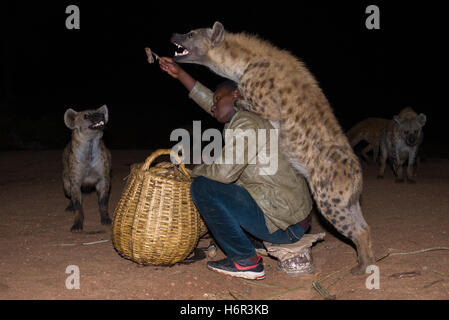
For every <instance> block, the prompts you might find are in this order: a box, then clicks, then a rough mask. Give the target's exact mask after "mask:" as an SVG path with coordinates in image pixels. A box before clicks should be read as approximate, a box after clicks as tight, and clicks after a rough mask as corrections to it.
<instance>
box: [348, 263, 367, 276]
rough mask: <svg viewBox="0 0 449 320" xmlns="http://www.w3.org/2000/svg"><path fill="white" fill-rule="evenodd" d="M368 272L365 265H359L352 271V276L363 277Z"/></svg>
mask: <svg viewBox="0 0 449 320" xmlns="http://www.w3.org/2000/svg"><path fill="white" fill-rule="evenodd" d="M365 271H366V265H365V264H363V263H359V264H358V265H356V266H355V267H354V268H352V269H351V274H353V275H361V274H364V273H365Z"/></svg>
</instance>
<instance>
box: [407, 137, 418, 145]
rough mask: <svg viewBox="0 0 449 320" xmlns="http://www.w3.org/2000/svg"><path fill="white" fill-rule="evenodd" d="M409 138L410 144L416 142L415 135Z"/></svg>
mask: <svg viewBox="0 0 449 320" xmlns="http://www.w3.org/2000/svg"><path fill="white" fill-rule="evenodd" d="M407 140H408V142H409V143H410V144H413V143H415V142H416V137H415V136H409V137H408V139H407Z"/></svg>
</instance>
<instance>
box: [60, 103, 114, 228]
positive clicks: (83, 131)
mask: <svg viewBox="0 0 449 320" xmlns="http://www.w3.org/2000/svg"><path fill="white" fill-rule="evenodd" d="M64 122H65V125H66V126H67V127H68V128H69V129H71V130H72V139H71V140H70V142H69V143H68V144H67V146H66V147H65V149H64V153H63V173H62V179H63V183H64V193H65V195H66V197H68V198H69V199H70V204H69V206H68V207H67V210H69V211H75V212H76V214H75V221H74V223H73V226H72V228H71V231H80V230H82V229H83V221H84V212H83V207H82V204H81V192H82V189H85V190H88V189H89V188H92V187H94V188H95V190H96V191H97V195H98V205H99V207H100V215H101V223H102V224H110V223H111V219H110V218H109V215H108V202H109V192H110V187H111V174H110V173H111V154H110V152H109V150H108V149H106V147H105V145H104V143H103V140H102V136H103V129H104V127H105V125H106V123H107V122H108V108H107V107H106V105H104V106H102V107H100V108H98V109H96V110H86V111H82V112H76V111H75V110H73V109H67V111H66V112H65V114H64Z"/></svg>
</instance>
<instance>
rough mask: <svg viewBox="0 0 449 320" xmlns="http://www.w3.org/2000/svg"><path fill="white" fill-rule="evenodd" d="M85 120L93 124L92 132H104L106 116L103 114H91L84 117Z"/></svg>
mask: <svg viewBox="0 0 449 320" xmlns="http://www.w3.org/2000/svg"><path fill="white" fill-rule="evenodd" d="M84 119H86V120H89V121H91V122H92V124H91V125H90V126H89V129H92V130H102V129H104V126H105V120H104V114H102V113H91V114H86V115H84Z"/></svg>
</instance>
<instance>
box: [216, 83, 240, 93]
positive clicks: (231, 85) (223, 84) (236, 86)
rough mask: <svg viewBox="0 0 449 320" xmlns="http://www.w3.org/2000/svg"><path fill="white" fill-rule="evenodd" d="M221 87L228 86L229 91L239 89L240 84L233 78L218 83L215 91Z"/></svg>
mask: <svg viewBox="0 0 449 320" xmlns="http://www.w3.org/2000/svg"><path fill="white" fill-rule="evenodd" d="M220 88H226V89H228V90H229V91H234V90H238V84H237V82H235V81H232V80H225V81H223V82H221V83H219V84H218V85H217V87H216V88H215V91H217V90H218V89H220Z"/></svg>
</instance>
